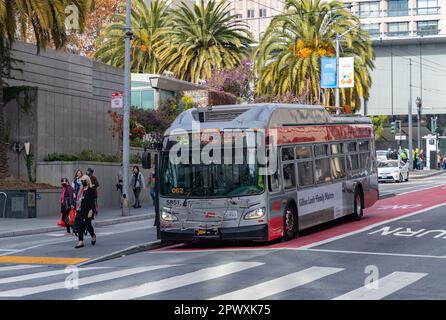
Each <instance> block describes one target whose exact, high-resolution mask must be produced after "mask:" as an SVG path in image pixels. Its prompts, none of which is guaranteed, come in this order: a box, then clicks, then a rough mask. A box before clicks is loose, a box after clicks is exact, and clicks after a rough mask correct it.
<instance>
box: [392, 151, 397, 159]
mask: <svg viewBox="0 0 446 320" xmlns="http://www.w3.org/2000/svg"><path fill="white" fill-rule="evenodd" d="M392 159H393V160H398V152H396V149H393V151H392Z"/></svg>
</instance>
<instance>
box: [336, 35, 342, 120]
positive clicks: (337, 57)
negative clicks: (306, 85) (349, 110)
mask: <svg viewBox="0 0 446 320" xmlns="http://www.w3.org/2000/svg"><path fill="white" fill-rule="evenodd" d="M339 38H340V36H339V33H336V98H335V100H336V114H340V113H341V111H340V110H339V108H340V101H339V96H340V95H339Z"/></svg>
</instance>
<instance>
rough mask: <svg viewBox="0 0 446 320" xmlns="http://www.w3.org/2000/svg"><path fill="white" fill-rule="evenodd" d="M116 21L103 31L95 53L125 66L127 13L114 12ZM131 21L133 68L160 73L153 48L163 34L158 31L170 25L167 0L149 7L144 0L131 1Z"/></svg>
mask: <svg viewBox="0 0 446 320" xmlns="http://www.w3.org/2000/svg"><path fill="white" fill-rule="evenodd" d="M113 20H114V21H115V22H114V23H112V24H110V25H109V26H107V27H106V28H105V29H104V32H103V33H101V36H100V37H99V39H98V46H99V49H98V50H97V51H96V53H95V54H94V57H95V58H96V59H98V60H100V61H102V62H104V63H107V64H110V65H112V66H114V67H119V68H123V67H124V62H125V42H124V41H123V39H124V36H125V25H126V16H125V14H117V15H114V16H113ZM131 25H132V32H133V39H132V43H131V69H132V71H134V72H145V73H158V72H160V64H159V62H158V59H157V57H156V55H155V53H154V51H153V46H154V45H155V44H156V43H158V42H159V41H161V40H162V39H163V37H162V36H161V34H160V33H159V32H158V31H159V30H160V29H162V28H165V27H166V26H167V3H166V1H165V0H155V1H153V2H151V4H150V9H149V8H147V5H146V3H145V0H136V1H135V0H134V1H133V3H132V17H131Z"/></svg>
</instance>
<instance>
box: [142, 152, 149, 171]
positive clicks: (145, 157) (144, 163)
mask: <svg viewBox="0 0 446 320" xmlns="http://www.w3.org/2000/svg"><path fill="white" fill-rule="evenodd" d="M141 163H142V167H143V168H144V169H150V168H151V167H152V157H151V154H150V152H149V151H147V150H146V151H144V153H143V154H142V156H141Z"/></svg>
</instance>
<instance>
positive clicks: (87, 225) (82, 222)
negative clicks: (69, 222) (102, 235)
mask: <svg viewBox="0 0 446 320" xmlns="http://www.w3.org/2000/svg"><path fill="white" fill-rule="evenodd" d="M91 221H92V219H91V218H81V217H79V216H78V215H77V216H76V224H77V226H78V228H79V230H78V234H77V235H78V237H79V241H84V232H85V229H87V231H88V233H89V234H90V236H91V237H94V236H96V234H95V233H94V229H93V226H92V224H91Z"/></svg>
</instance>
